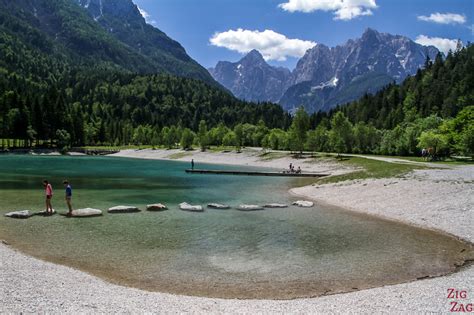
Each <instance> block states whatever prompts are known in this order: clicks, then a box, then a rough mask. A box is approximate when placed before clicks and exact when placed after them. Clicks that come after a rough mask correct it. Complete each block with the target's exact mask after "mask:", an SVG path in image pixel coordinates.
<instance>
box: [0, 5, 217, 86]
mask: <svg viewBox="0 0 474 315" xmlns="http://www.w3.org/2000/svg"><path fill="white" fill-rule="evenodd" d="M94 2H95V1H93V2H90V1H89V6H88V8H92V7H93V6H92V4H93V3H94ZM101 5H105V7H101V8H100V10H101V15H100V16H92V15H90V14H89V12H88V11H87V9H86V8H83V7H81V6H80V5H79V3H78V2H77V1H75V0H15V1H10V0H0V45H1V46H0V49H1V53H2V60H1V61H0V62H1V63H2V66H3V67H5V66H6V68H7V69H10V70H12V71H16V72H24V74H25V75H45V74H49V73H54V74H56V73H55V72H57V71H62V70H63V65H64V64H68V65H70V66H94V67H97V66H100V67H108V68H111V69H119V70H122V71H131V72H135V73H142V74H145V73H150V74H154V73H159V72H160V73H168V74H173V75H178V76H183V77H189V78H195V79H200V80H203V81H205V82H207V83H209V84H211V85H215V86H219V85H218V84H217V82H215V81H214V80H213V79H212V77H211V76H210V74H209V73H208V72H207V70H206V69H204V68H203V67H202V66H200V65H199V64H198V63H197V62H196V61H194V60H193V59H191V58H190V57H189V56H188V55H187V54H186V51H185V50H184V48H183V47H182V46H181V45H180V44H179V43H177V42H176V41H174V40H172V39H171V38H169V37H167V36H166V34H164V33H163V32H161V31H160V30H158V29H156V28H154V27H152V26H151V25H148V24H146V22H145V19H144V18H143V17H142V16H141V15H140V13H139V11H138V8H137V7H136V5H135V4H133V2H132V1H131V0H120V1H117V0H107V1H106V0H104V1H101ZM45 61H46V62H47V65H53V64H56V63H60V65H59V69H58V68H57V67H55V68H51V67H48V68H45V67H44V62H45ZM25 66H26V67H25ZM36 68H39V69H36ZM41 69H44V70H42V71H41ZM31 70H34V71H31ZM45 71H46V72H47V73H44V72H45ZM43 77H44V76H43Z"/></svg>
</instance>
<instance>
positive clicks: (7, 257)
mask: <svg viewBox="0 0 474 315" xmlns="http://www.w3.org/2000/svg"><path fill="white" fill-rule="evenodd" d="M175 153H176V152H175ZM170 154H174V153H173V152H170V151H151V150H150V151H149V152H142V151H139V152H138V153H133V152H131V151H130V152H128V151H127V152H122V153H121V154H120V155H121V156H128V157H138V158H161V159H162V158H166V156H169V155H170ZM256 154H257V152H256V153H255V155H256ZM255 155H253V154H252V153H245V154H235V153H219V154H213V153H200V152H198V153H195V155H194V157H193V158H194V159H195V161H196V162H197V163H201V162H206V163H220V164H237V165H252V166H266V167H275V168H285V167H287V165H288V164H289V163H290V162H293V163H296V165H301V167H302V168H303V169H304V170H305V171H331V172H332V173H334V171H335V170H336V169H335V167H336V165H334V164H331V163H326V162H325V163H321V164H309V163H302V162H303V161H301V160H298V161H292V160H291V159H288V158H284V159H277V160H271V161H269V163H265V162H262V161H259V158H258V157H257V156H255ZM223 159H225V160H226V162H227V163H223ZM183 160H187V161H189V160H190V156H186V157H184V158H183ZM344 171H347V170H344ZM338 172H339V170H338ZM292 193H295V194H300V195H304V196H305V197H310V198H313V199H315V200H316V202H325V203H329V204H333V205H338V206H343V207H346V208H349V209H351V210H353V211H358V212H364V213H371V214H376V215H381V216H384V217H387V218H392V219H396V220H401V221H404V222H409V223H413V224H416V225H420V226H424V227H428V228H436V229H439V230H443V231H446V232H449V233H451V234H454V235H457V236H459V237H461V238H464V239H466V240H469V241H474V234H473V231H472V230H473V228H472V225H473V220H474V214H473V211H474V210H473V205H474V199H473V198H474V197H473V196H474V166H462V167H456V168H452V169H443V170H437V169H433V170H431V169H430V170H420V171H415V172H414V173H413V174H410V175H407V176H405V177H404V178H396V179H379V180H364V181H355V182H348V183H341V184H330V185H324V186H321V187H319V188H316V187H313V186H308V187H304V188H296V189H293V190H292ZM448 288H457V289H463V290H467V292H468V297H467V298H466V299H464V300H459V302H463V303H472V302H473V300H474V266H470V267H465V268H464V269H462V270H461V271H459V272H457V273H455V274H452V275H448V276H445V277H440V278H435V279H427V280H420V281H416V282H412V283H406V284H400V285H394V286H387V287H382V288H375V289H370V290H365V291H359V292H354V293H347V294H341V295H334V296H326V297H320V298H314V299H299V300H290V301H256V300H244V301H239V300H219V299H209V298H196V297H185V296H175V295H170V294H163V293H154V292H145V291H141V290H137V289H133V288H126V287H120V286H116V285H113V284H110V283H107V282H104V281H103V280H101V279H98V278H96V277H93V276H90V275H88V274H86V273H83V272H81V271H77V270H74V269H71V268H69V267H64V266H59V265H55V264H51V263H48V262H43V261H40V260H37V259H35V258H31V257H28V256H25V255H23V254H22V253H19V252H17V251H15V250H13V249H11V248H10V247H9V246H6V245H3V244H0V312H2V313H5V312H6V313H9V312H14V313H19V312H70V313H75V312H105V313H115V312H154V313H157V312H160V313H162V312H166V313H177V312H193V313H204V312H206V313H208V312H212V313H252V314H254V313H270V312H271V313H275V312H278V313H283V312H285V313H287V312H290V313H373V312H377V313H415V312H417V313H418V312H435V313H449V309H450V303H451V302H452V300H449V299H447V290H448Z"/></svg>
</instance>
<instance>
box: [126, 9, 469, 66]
mask: <svg viewBox="0 0 474 315" xmlns="http://www.w3.org/2000/svg"><path fill="white" fill-rule="evenodd" d="M133 1H134V2H135V3H136V4H137V5H138V6H139V8H140V9H141V10H142V14H143V15H145V16H146V19H147V21H148V22H149V23H150V24H153V25H155V26H156V27H158V28H159V29H160V30H162V31H164V32H165V33H167V34H168V36H170V37H171V38H173V39H175V40H177V41H179V42H180V43H181V44H182V45H183V46H184V48H185V49H186V51H187V52H188V54H189V55H190V56H191V57H193V58H194V59H196V60H197V61H198V62H199V63H201V64H202V65H203V66H205V67H211V66H214V65H215V64H216V63H217V61H219V60H229V61H237V60H239V59H240V58H241V57H242V56H243V55H244V53H245V51H248V50H249V49H251V48H255V49H258V50H260V51H261V52H262V53H263V54H264V56H265V58H266V59H267V61H268V62H269V63H270V64H272V65H278V66H286V67H288V68H290V69H293V68H294V66H295V64H296V62H297V60H298V58H299V56H301V55H302V54H303V53H304V51H305V50H306V49H307V48H309V47H311V46H313V45H314V44H315V43H321V44H325V45H328V46H335V45H338V44H343V43H344V42H345V41H347V40H348V39H350V38H357V37H360V35H361V34H362V33H363V31H364V30H365V29H366V28H367V27H371V28H374V29H376V30H378V31H381V32H388V33H392V34H400V35H405V36H407V37H409V38H411V39H413V40H418V42H420V43H423V44H434V45H435V46H438V48H440V49H444V50H446V49H448V48H449V47H452V46H453V44H454V41H453V40H456V39H458V38H459V39H461V40H462V41H463V42H464V43H466V42H468V41H470V42H472V41H473V31H472V29H473V23H474V21H473V9H474V1H473V0H133Z"/></svg>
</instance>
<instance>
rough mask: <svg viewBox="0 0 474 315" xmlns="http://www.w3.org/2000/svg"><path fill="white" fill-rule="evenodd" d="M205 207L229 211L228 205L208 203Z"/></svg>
mask: <svg viewBox="0 0 474 315" xmlns="http://www.w3.org/2000/svg"><path fill="white" fill-rule="evenodd" d="M207 207H208V208H212V209H230V206H229V205H223V204H220V203H210V204H208V205H207Z"/></svg>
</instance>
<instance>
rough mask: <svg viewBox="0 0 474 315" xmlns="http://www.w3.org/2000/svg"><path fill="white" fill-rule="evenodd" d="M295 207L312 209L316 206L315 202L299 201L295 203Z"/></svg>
mask: <svg viewBox="0 0 474 315" xmlns="http://www.w3.org/2000/svg"><path fill="white" fill-rule="evenodd" d="M293 205H295V206H298V207H302V208H311V207H312V206H314V202H312V201H306V200H298V201H295V202H293Z"/></svg>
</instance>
